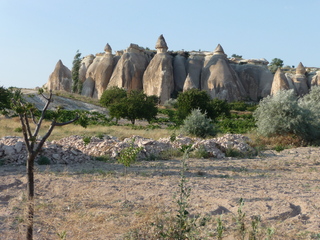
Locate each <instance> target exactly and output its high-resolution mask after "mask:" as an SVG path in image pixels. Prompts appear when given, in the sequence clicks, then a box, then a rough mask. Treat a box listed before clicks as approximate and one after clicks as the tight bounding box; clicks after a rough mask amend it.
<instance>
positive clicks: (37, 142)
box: [12, 89, 85, 240]
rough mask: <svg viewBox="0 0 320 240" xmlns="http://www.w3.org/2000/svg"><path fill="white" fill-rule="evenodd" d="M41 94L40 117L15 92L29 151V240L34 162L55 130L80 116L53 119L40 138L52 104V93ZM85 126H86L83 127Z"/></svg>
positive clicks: (15, 108) (33, 108)
mask: <svg viewBox="0 0 320 240" xmlns="http://www.w3.org/2000/svg"><path fill="white" fill-rule="evenodd" d="M39 94H41V95H42V97H43V98H44V99H45V100H46V104H45V106H44V107H43V109H42V111H41V115H40V117H36V116H35V114H34V113H35V110H36V109H35V107H34V106H33V105H32V104H30V103H26V102H25V101H23V99H22V95H21V92H20V91H17V92H15V94H14V98H13V100H12V102H13V109H14V110H15V112H16V113H17V114H18V115H19V118H20V123H21V126H22V133H23V139H24V142H25V144H26V148H27V151H28V157H27V165H26V166H27V178H28V179H27V180H28V181H27V196H28V203H27V236H26V239H27V240H32V239H33V216H34V160H35V158H36V157H37V155H38V154H39V152H40V151H41V149H42V147H43V144H44V143H45V141H46V140H47V139H48V137H49V136H50V134H51V133H52V131H53V129H54V128H55V127H56V126H64V125H67V124H70V123H73V122H75V121H77V120H78V119H79V115H77V116H76V117H75V118H74V119H72V120H71V121H68V122H57V119H53V120H52V121H51V125H50V127H49V129H48V131H47V133H46V134H45V135H44V136H43V137H39V131H40V128H41V124H42V123H43V120H44V117H45V113H46V111H47V110H48V107H49V105H50V103H51V102H52V91H50V93H49V95H48V96H46V95H45V94H44V92H43V90H42V89H41V90H39ZM30 121H32V122H33V123H34V125H35V127H34V130H33V132H32V128H31V126H30ZM83 126H85V125H83Z"/></svg>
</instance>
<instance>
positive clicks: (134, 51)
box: [108, 44, 148, 91]
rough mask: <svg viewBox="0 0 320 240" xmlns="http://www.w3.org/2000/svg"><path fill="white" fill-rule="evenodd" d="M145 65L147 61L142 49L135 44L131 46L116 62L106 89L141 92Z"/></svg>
mask: <svg viewBox="0 0 320 240" xmlns="http://www.w3.org/2000/svg"><path fill="white" fill-rule="evenodd" d="M147 65H148V59H147V57H146V56H145V54H144V53H143V49H142V48H141V47H139V46H138V45H136V44H131V45H130V47H129V48H128V49H127V52H126V53H124V54H123V55H122V56H121V57H120V59H119V61H118V62H117V65H116V67H115V69H114V71H113V73H112V76H111V79H110V82H109V84H108V88H110V87H113V86H116V87H119V88H124V89H126V90H128V91H130V90H142V88H143V84H142V78H143V73H144V71H145V69H146V67H147Z"/></svg>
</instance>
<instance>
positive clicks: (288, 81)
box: [45, 35, 320, 103]
mask: <svg viewBox="0 0 320 240" xmlns="http://www.w3.org/2000/svg"><path fill="white" fill-rule="evenodd" d="M155 48H156V51H155V50H150V49H144V48H142V47H139V46H138V45H136V44H130V46H129V47H128V48H127V49H126V50H120V51H116V54H115V55H112V50H111V47H110V45H109V44H107V45H106V47H105V53H97V54H96V56H94V55H92V54H90V55H88V56H86V57H84V58H83V59H82V61H81V66H80V69H79V80H80V82H81V83H82V84H83V89H82V93H81V94H82V95H84V96H88V97H95V98H100V97H101V95H102V93H103V91H104V90H105V89H106V88H111V87H113V86H117V87H120V88H124V89H126V90H128V91H130V90H133V89H137V90H143V91H144V92H145V93H146V94H147V95H156V96H158V97H159V98H160V103H164V102H165V101H166V100H168V99H170V97H172V96H176V93H178V92H181V91H187V90H188V89H192V88H196V89H201V90H205V91H207V92H208V94H209V95H210V97H211V98H220V99H225V100H227V101H229V102H232V101H238V100H252V101H259V100H260V99H261V98H263V97H266V96H268V95H269V94H274V93H275V92H277V91H279V90H283V89H294V91H295V92H296V94H297V95H299V96H303V95H305V94H307V93H308V92H309V89H310V88H311V86H312V85H320V74H319V72H316V71H317V70H319V68H318V69H317V68H308V71H306V68H305V67H304V66H303V64H302V63H299V65H298V67H297V68H296V73H293V72H292V71H291V68H287V69H286V73H285V74H284V73H279V72H278V73H277V74H275V76H274V75H273V74H272V73H271V72H270V71H269V69H268V64H269V62H268V61H267V60H266V59H264V58H261V59H242V58H227V55H226V54H225V52H224V50H223V48H222V47H221V45H220V44H218V46H217V48H216V49H215V50H214V52H207V51H200V50H199V51H190V52H185V51H178V52H172V51H170V52H168V46H167V43H166V41H165V39H164V37H163V36H162V35H161V36H160V37H159V38H158V40H157V43H156V47H155ZM279 71H280V70H279ZM45 86H46V87H47V88H48V89H49V90H50V89H51V90H65V91H71V87H72V80H71V73H70V70H68V69H67V68H66V67H65V66H63V64H62V62H61V61H59V62H58V64H57V66H56V69H55V70H54V72H53V73H52V74H51V75H50V78H49V81H48V83H47V84H46V85H45ZM271 88H272V91H271Z"/></svg>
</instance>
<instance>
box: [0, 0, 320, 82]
mask: <svg viewBox="0 0 320 240" xmlns="http://www.w3.org/2000/svg"><path fill="white" fill-rule="evenodd" d="M319 10H320V1H319V0H307V1H301V0H290V1H289V0H268V1H263V0H241V1H240V0H233V1H232V0H197V1H195V0H184V1H182V0H179V1H178V0H162V1H155V0H135V1H133V0H100V1H99V0H90V1H89V0H86V1H82V0H77V1H74V0H67V1H66V0H51V1H46V0H0V31H1V35H0V49H1V54H2V56H1V58H0V86H5V87H9V86H15V87H25V88H34V87H36V86H42V85H43V84H45V83H46V82H47V80H48V77H49V75H50V74H51V73H52V71H53V70H54V67H55V64H56V63H57V62H58V60H59V59H61V60H62V62H63V63H64V65H66V66H67V67H68V68H69V69H71V68H72V60H73V57H74V55H75V53H76V51H77V50H78V49H79V51H80V52H81V53H82V56H86V55H88V54H96V53H98V52H103V49H104V46H105V45H106V43H109V44H110V46H111V47H112V49H113V51H116V50H121V49H126V48H127V47H128V46H129V44H130V43H136V44H138V45H140V46H143V47H149V48H151V49H154V46H155V43H156V41H157V38H158V37H159V35H160V34H163V35H164V37H165V39H166V41H167V44H168V47H169V50H181V49H184V50H199V49H201V50H207V51H213V50H214V49H215V47H216V46H217V44H218V43H220V44H221V45H222V47H223V48H224V50H225V52H226V54H228V56H231V55H232V54H234V53H235V54H239V55H242V56H243V57H244V58H266V59H267V60H268V61H271V60H272V59H273V58H281V59H282V60H283V61H284V64H285V65H290V66H291V65H295V66H297V65H298V63H299V62H302V63H303V64H304V65H305V66H308V67H320V47H319V45H320V43H319V39H320V31H319V13H320V12H319Z"/></svg>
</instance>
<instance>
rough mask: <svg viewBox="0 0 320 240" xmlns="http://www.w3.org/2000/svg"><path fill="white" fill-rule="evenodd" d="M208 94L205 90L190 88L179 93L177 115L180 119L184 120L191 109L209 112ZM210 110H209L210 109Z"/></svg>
mask: <svg viewBox="0 0 320 240" xmlns="http://www.w3.org/2000/svg"><path fill="white" fill-rule="evenodd" d="M209 102H210V96H209V95H208V94H207V93H206V92H205V91H200V90H199V89H190V90H188V91H185V92H183V93H180V94H179V96H178V98H177V106H178V110H177V115H178V118H179V119H180V120H184V119H185V118H186V117H187V116H188V115H189V114H190V113H191V111H192V109H199V110H200V111H201V112H202V113H205V112H209V111H208V108H209ZM210 112H211V111H210Z"/></svg>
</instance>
